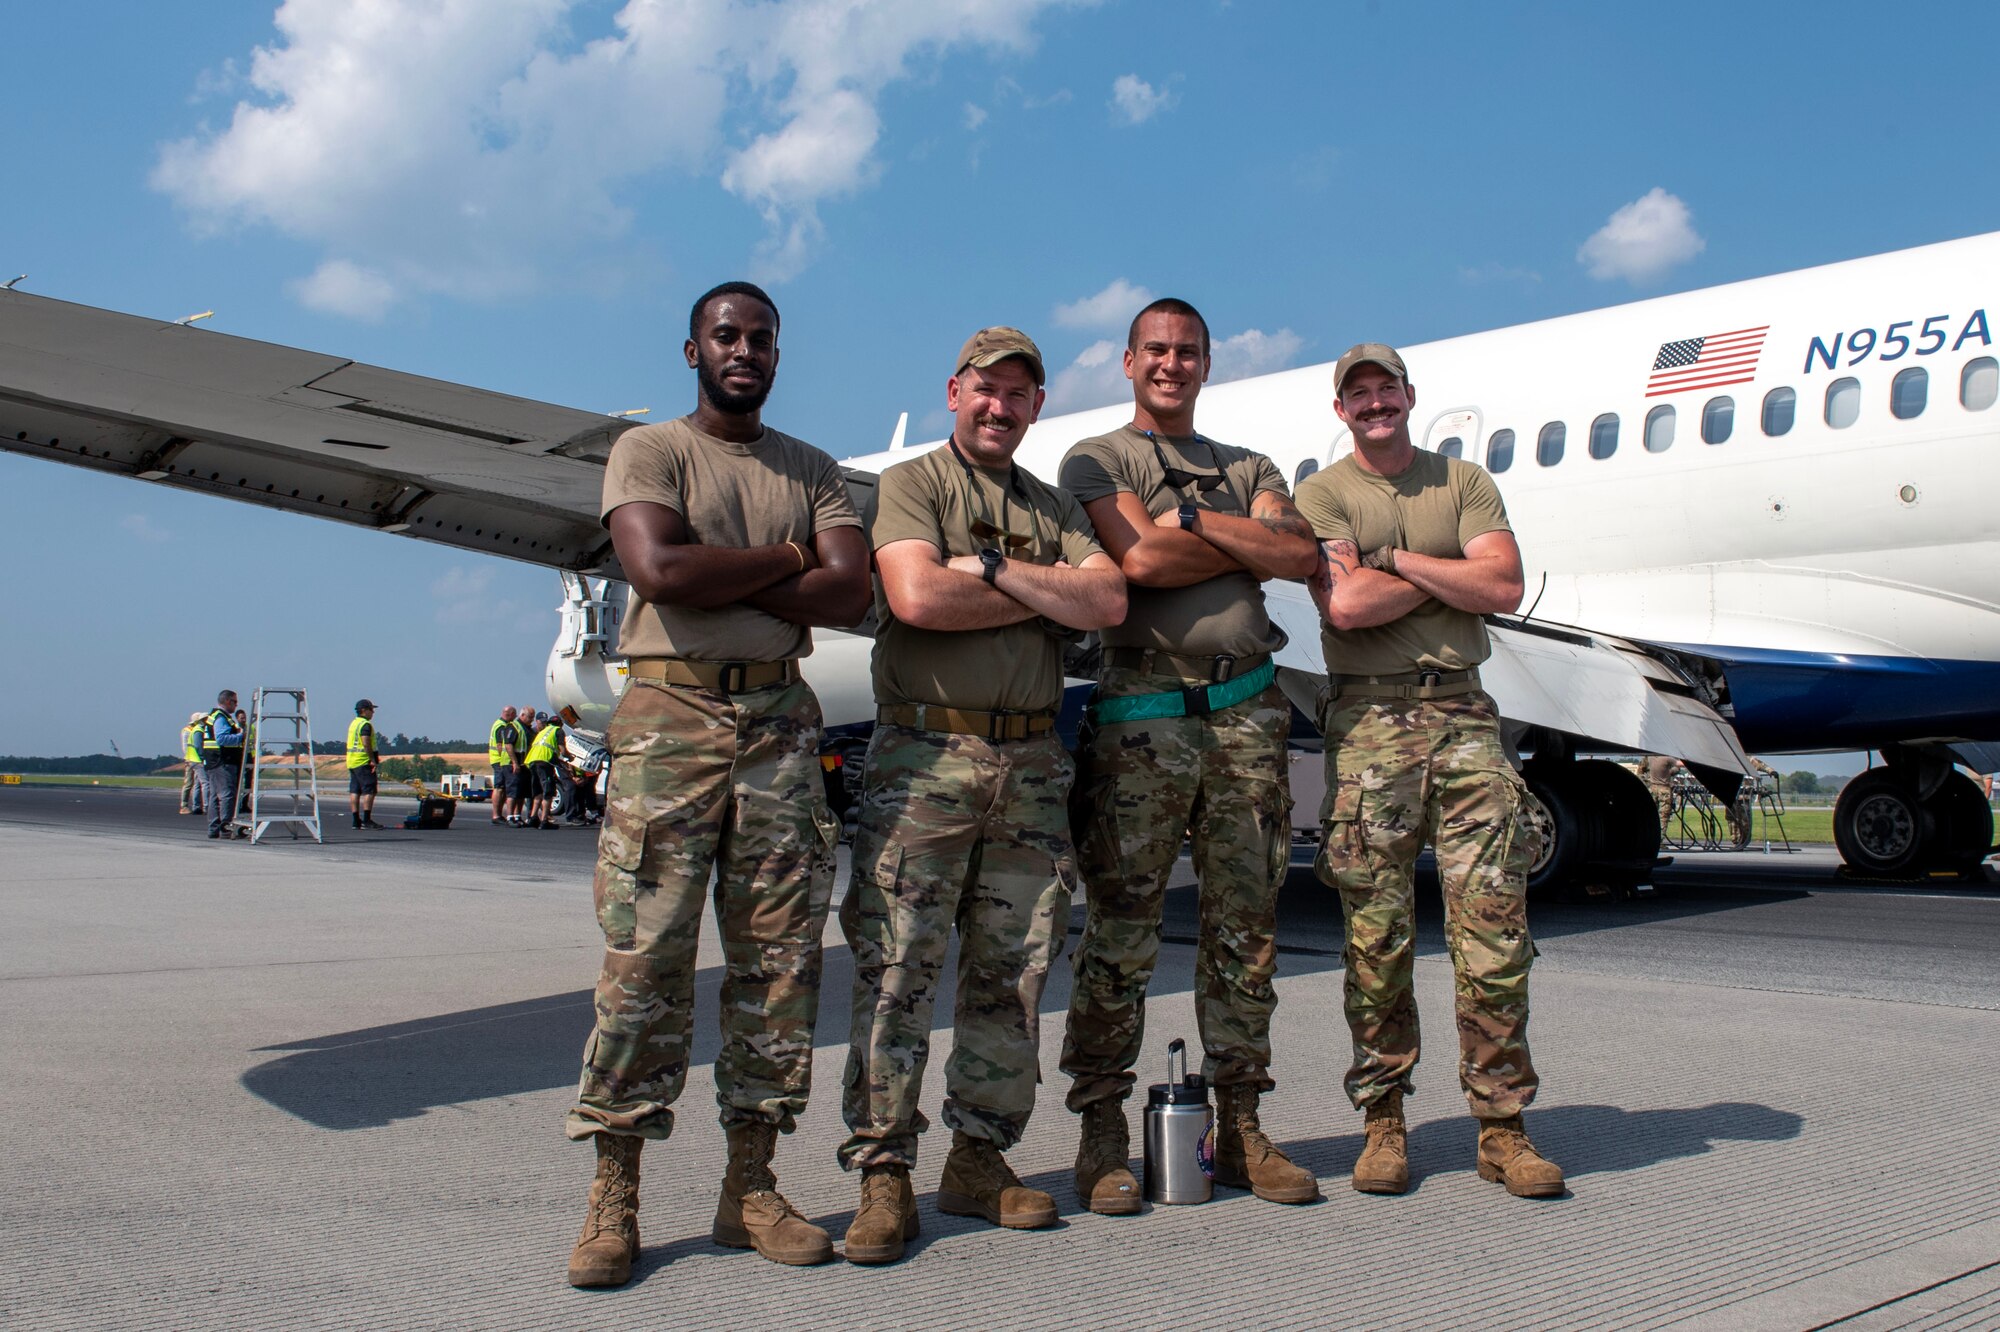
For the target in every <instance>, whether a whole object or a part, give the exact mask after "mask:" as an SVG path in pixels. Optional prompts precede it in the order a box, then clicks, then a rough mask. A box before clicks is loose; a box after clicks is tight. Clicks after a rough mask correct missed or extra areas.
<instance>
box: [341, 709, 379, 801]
mask: <svg viewBox="0 0 2000 1332" xmlns="http://www.w3.org/2000/svg"><path fill="white" fill-rule="evenodd" d="M381 764H382V756H381V755H380V754H378V753H377V752H376V750H375V705H374V704H373V703H371V702H369V701H368V700H367V699H365V698H364V699H362V700H361V701H360V702H359V703H356V704H355V705H354V720H353V721H351V722H349V723H347V811H348V813H350V814H352V815H353V816H354V826H355V827H357V828H379V827H381V826H382V825H381V824H379V823H377V822H375V774H376V769H378V768H379V767H380V766H381Z"/></svg>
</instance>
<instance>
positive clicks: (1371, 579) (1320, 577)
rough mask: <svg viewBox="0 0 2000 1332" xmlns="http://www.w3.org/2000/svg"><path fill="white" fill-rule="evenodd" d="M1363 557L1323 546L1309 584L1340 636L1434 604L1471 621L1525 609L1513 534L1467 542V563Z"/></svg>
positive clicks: (1350, 549)
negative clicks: (1433, 600)
mask: <svg viewBox="0 0 2000 1332" xmlns="http://www.w3.org/2000/svg"><path fill="white" fill-rule="evenodd" d="M1389 558H1391V559H1393V561H1394V565H1393V567H1394V569H1395V572H1393V573H1391V572H1389V571H1388V570H1386V569H1383V568H1380V567H1377V566H1379V565H1380V564H1382V563H1386V562H1388V561H1387V560H1385V559H1384V556H1383V552H1382V551H1371V552H1369V554H1368V555H1367V556H1366V557H1364V556H1363V555H1362V554H1361V551H1360V549H1359V548H1358V547H1356V545H1355V544H1354V542H1352V541H1348V540H1336V541H1321V542H1320V543H1319V553H1318V556H1317V565H1318V567H1317V568H1316V569H1315V570H1314V571H1313V573H1312V576H1311V577H1309V578H1308V579H1307V580H1306V586H1307V587H1308V588H1309V589H1310V590H1311V592H1312V598H1313V604H1314V605H1315V606H1317V607H1319V613H1320V615H1321V617H1322V618H1324V619H1325V620H1326V622H1327V623H1328V624H1330V625H1332V626H1333V627H1334V628H1336V629H1372V628H1374V627H1375V626H1376V625H1381V624H1388V623H1389V622H1390V621H1392V620H1400V619H1402V618H1403V617H1404V616H1405V615H1408V614H1409V613H1410V612H1411V611H1413V610H1415V609H1416V608H1417V607H1419V606H1421V605H1423V604H1424V602H1426V601H1428V600H1430V599H1431V598H1433V597H1435V598H1437V599H1438V600H1439V601H1442V602H1443V603H1444V604H1445V605H1447V606H1450V607H1452V608H1454V609H1456V610H1462V611H1469V612H1471V613H1472V614H1474V615H1493V614H1505V613H1506V612H1508V611H1511V610H1514V609H1516V608H1517V607H1519V606H1520V604H1521V591H1522V579H1521V548H1520V546H1519V545H1518V544H1516V543H1515V541H1514V534H1513V533H1512V532H1485V533H1482V534H1480V535H1479V536H1476V537H1474V538H1472V540H1470V541H1468V542H1466V543H1465V555H1464V558H1462V559H1449V558H1445V557H1443V556H1437V555H1419V554H1417V553H1416V552H1415V551H1408V550H1398V551H1395V552H1393V555H1392V556H1390V557H1389Z"/></svg>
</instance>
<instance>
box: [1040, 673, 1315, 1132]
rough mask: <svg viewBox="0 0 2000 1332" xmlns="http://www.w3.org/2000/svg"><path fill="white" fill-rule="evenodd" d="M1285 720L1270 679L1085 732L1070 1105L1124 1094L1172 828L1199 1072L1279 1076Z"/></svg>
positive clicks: (1237, 1078) (1116, 684)
mask: <svg viewBox="0 0 2000 1332" xmlns="http://www.w3.org/2000/svg"><path fill="white" fill-rule="evenodd" d="M1165 684H1174V682H1173V681H1171V680H1161V679H1158V678H1156V677H1152V676H1147V675H1141V674H1140V673H1139V672H1137V671H1134V670H1127V669H1117V668H1111V669H1106V670H1105V672H1104V674H1103V677H1102V678H1101V679H1100V680H1099V682H1098V687H1097V692H1098V697H1100V698H1116V697H1119V696H1121V695H1125V694H1135V693H1150V692H1153V691H1156V690H1158V689H1160V688H1161V687H1162V685H1165ZM1175 687H1179V686H1178V685H1177V684H1176V685H1175ZM1291 717H1292V709H1291V704H1290V703H1288V702H1287V701H1286V700H1285V696H1284V694H1283V692H1281V691H1280V690H1279V689H1278V687H1277V686H1276V685H1273V686H1271V687H1270V688H1269V689H1266V690H1265V691H1264V692H1263V693H1262V694H1260V695H1258V696H1257V697H1256V698H1253V699H1246V700H1245V701H1244V702H1242V703H1239V704H1237V705H1236V706H1235V707H1233V708H1229V709H1227V710H1226V711H1223V712H1219V713H1215V714H1212V715H1210V716H1207V717H1170V718H1156V719H1152V720H1148V721H1130V722H1112V723H1110V724H1109V725H1099V726H1097V727H1096V728H1095V730H1094V732H1093V733H1092V734H1091V736H1090V739H1089V742H1088V751H1087V754H1086V756H1085V759H1084V762H1083V767H1084V771H1085V772H1086V774H1087V776H1086V777H1084V778H1082V779H1080V780H1081V781H1082V782H1083V783H1084V785H1085V788H1086V789H1085V790H1083V791H1081V792H1080V793H1079V794H1080V795H1081V796H1082V798H1083V801H1084V804H1085V808H1086V810H1087V814H1086V817H1087V820H1088V821H1087V822H1086V823H1085V824H1084V827H1083V831H1082V833H1081V841H1080V842H1079V844H1078V846H1077V862H1078V866H1079V868H1080V869H1081V870H1082V873H1083V884H1084V892H1085V893H1086V894H1087V897H1088V902H1089V914H1088V923H1087V924H1086V925H1085V926H1084V931H1083V940H1082V942H1081V943H1079V944H1078V945H1077V950H1076V956H1075V958H1074V959H1073V963H1074V966H1075V969H1076V987H1075V989H1074V990H1073V991H1072V993H1071V997H1070V1005H1069V1029H1068V1032H1067V1034H1066V1035H1065V1037H1064V1039H1063V1053H1062V1070H1063V1072H1065V1073H1067V1074H1069V1075H1070V1077H1071V1078H1072V1079H1074V1081H1073V1082H1072V1084H1071V1086H1070V1091H1069V1108H1070V1109H1072V1110H1079V1111H1080V1110H1082V1109H1083V1108H1084V1107H1085V1106H1087V1105H1089V1104H1090V1103H1091V1102H1093V1101H1100V1100H1105V1099H1118V1100H1123V1099H1124V1098H1125V1097H1126V1096H1127V1095H1129V1094H1130V1093H1131V1090H1132V1084H1133V1082H1134V1081H1135V1080H1136V1079H1135V1078H1134V1076H1133V1073H1132V1066H1133V1064H1134V1063H1135V1062H1136V1061H1137V1060H1138V1057H1139V1048H1140V1046H1141V1044H1142V1043H1143V1038H1144V1035H1145V1026H1146V987H1147V985H1148V984H1149V983H1150V982H1151V981H1152V978H1153V968H1154V966H1155V965H1156V964H1157V963H1158V961H1159V957H1160V918H1161V910H1162V908H1163V907H1164V905H1165V902H1166V890H1167V878H1168V876H1169V875H1170V874H1172V872H1173V868H1174V863H1175V861H1177V860H1178V859H1179V858H1180V853H1181V841H1182V839H1183V838H1189V839H1191V840H1192V842H1193V849H1194V868H1195V877H1196V879H1197V880H1198V881H1199V883H1200V890H1199V891H1200V894H1201V896H1200V922H1201V923H1200V931H1199V933H1200V942H1199V943H1198V944H1197V945H1196V951H1195V964H1194V966H1195V982H1194V984H1195V1024H1196V1027H1197V1029H1198V1030H1199V1031H1200V1033H1201V1043H1202V1048H1203V1049H1204V1050H1205V1051H1206V1052H1207V1058H1206V1059H1205V1061H1204V1070H1203V1071H1204V1072H1205V1073H1206V1074H1207V1076H1208V1079H1209V1081H1210V1082H1212V1083H1215V1084H1218V1085H1221V1084H1228V1083H1247V1084H1249V1085H1251V1086H1254V1087H1257V1088H1259V1089H1260V1090H1264V1091H1268V1090H1270V1089H1271V1087H1273V1086H1274V1085H1276V1084H1274V1083H1273V1082H1272V1081H1271V1077H1270V1074H1269V1071H1268V1070H1269V1065H1270V1062H1271V1014H1272V1012H1273V1010H1275V1009H1276V1008H1277V1005H1278V994H1277V991H1276V990H1275V989H1274V988H1273V987H1272V984H1271V981H1272V977H1273V976H1275V975H1276V974H1277V969H1278V947H1277V939H1276V933H1277V925H1278V889H1279V888H1280V887H1282V886H1283V884H1284V881H1285V870H1286V868H1287V866H1288V864H1289V862H1290V859H1291V841H1292V838H1291V812H1292V796H1291V788H1290V784H1289V782H1288V781H1287V773H1286V767H1285V735H1286V732H1287V731H1289V730H1290V729H1291Z"/></svg>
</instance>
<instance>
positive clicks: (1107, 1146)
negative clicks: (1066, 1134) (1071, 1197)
mask: <svg viewBox="0 0 2000 1332" xmlns="http://www.w3.org/2000/svg"><path fill="white" fill-rule="evenodd" d="M1131 1155H1132V1134H1131V1129H1130V1128H1129V1127H1128V1126H1127V1125H1126V1123H1125V1102H1124V1101H1123V1100H1122V1099H1120V1098H1115V1097H1114V1098H1112V1099H1110V1100H1104V1101H1092V1102H1091V1103H1090V1104H1089V1105H1087V1106H1085V1107H1084V1109H1083V1137H1082V1139H1081V1140H1080V1141H1079V1142H1078V1143H1077V1145H1076V1197H1077V1201H1078V1202H1081V1203H1082V1204H1083V1205H1084V1206H1085V1207H1087V1208H1089V1209H1090V1210H1091V1211H1093V1212H1095V1213H1097V1214H1098V1215H1099V1216H1130V1215H1132V1214H1133V1213H1134V1212H1136V1211H1138V1210H1139V1206H1140V1197H1139V1181H1138V1180H1137V1179H1136V1178H1134V1177H1133V1174H1132V1171H1131V1169H1130V1167H1129V1166H1127V1164H1126V1162H1127V1161H1128V1160H1130V1158H1131Z"/></svg>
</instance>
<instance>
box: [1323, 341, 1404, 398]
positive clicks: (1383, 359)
mask: <svg viewBox="0 0 2000 1332" xmlns="http://www.w3.org/2000/svg"><path fill="white" fill-rule="evenodd" d="M1357 365H1379V366H1381V367H1382V368H1383V369H1384V370H1387V371H1388V372H1389V373H1390V374H1392V375H1394V376H1395V377H1396V378H1398V379H1400V380H1402V381H1403V382H1404V383H1406V384H1407V383H1408V382H1409V380H1410V372H1409V369H1408V368H1407V367H1406V366H1404V364H1403V358H1402V357H1401V356H1399V355H1397V354H1396V349H1395V348H1394V347H1391V346H1389V345H1388V344H1387V343H1385V342H1357V343H1355V344H1354V345H1353V346H1352V347H1349V348H1348V349H1347V350H1346V351H1344V352H1342V353H1341V355H1340V360H1339V361H1338V362H1336V363H1335V364H1334V367H1333V391H1334V392H1335V393H1338V392H1340V388H1341V385H1343V384H1345V383H1346V382H1347V376H1348V374H1349V373H1350V372H1351V371H1352V370H1353V369H1354V367H1355V366H1357Z"/></svg>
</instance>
